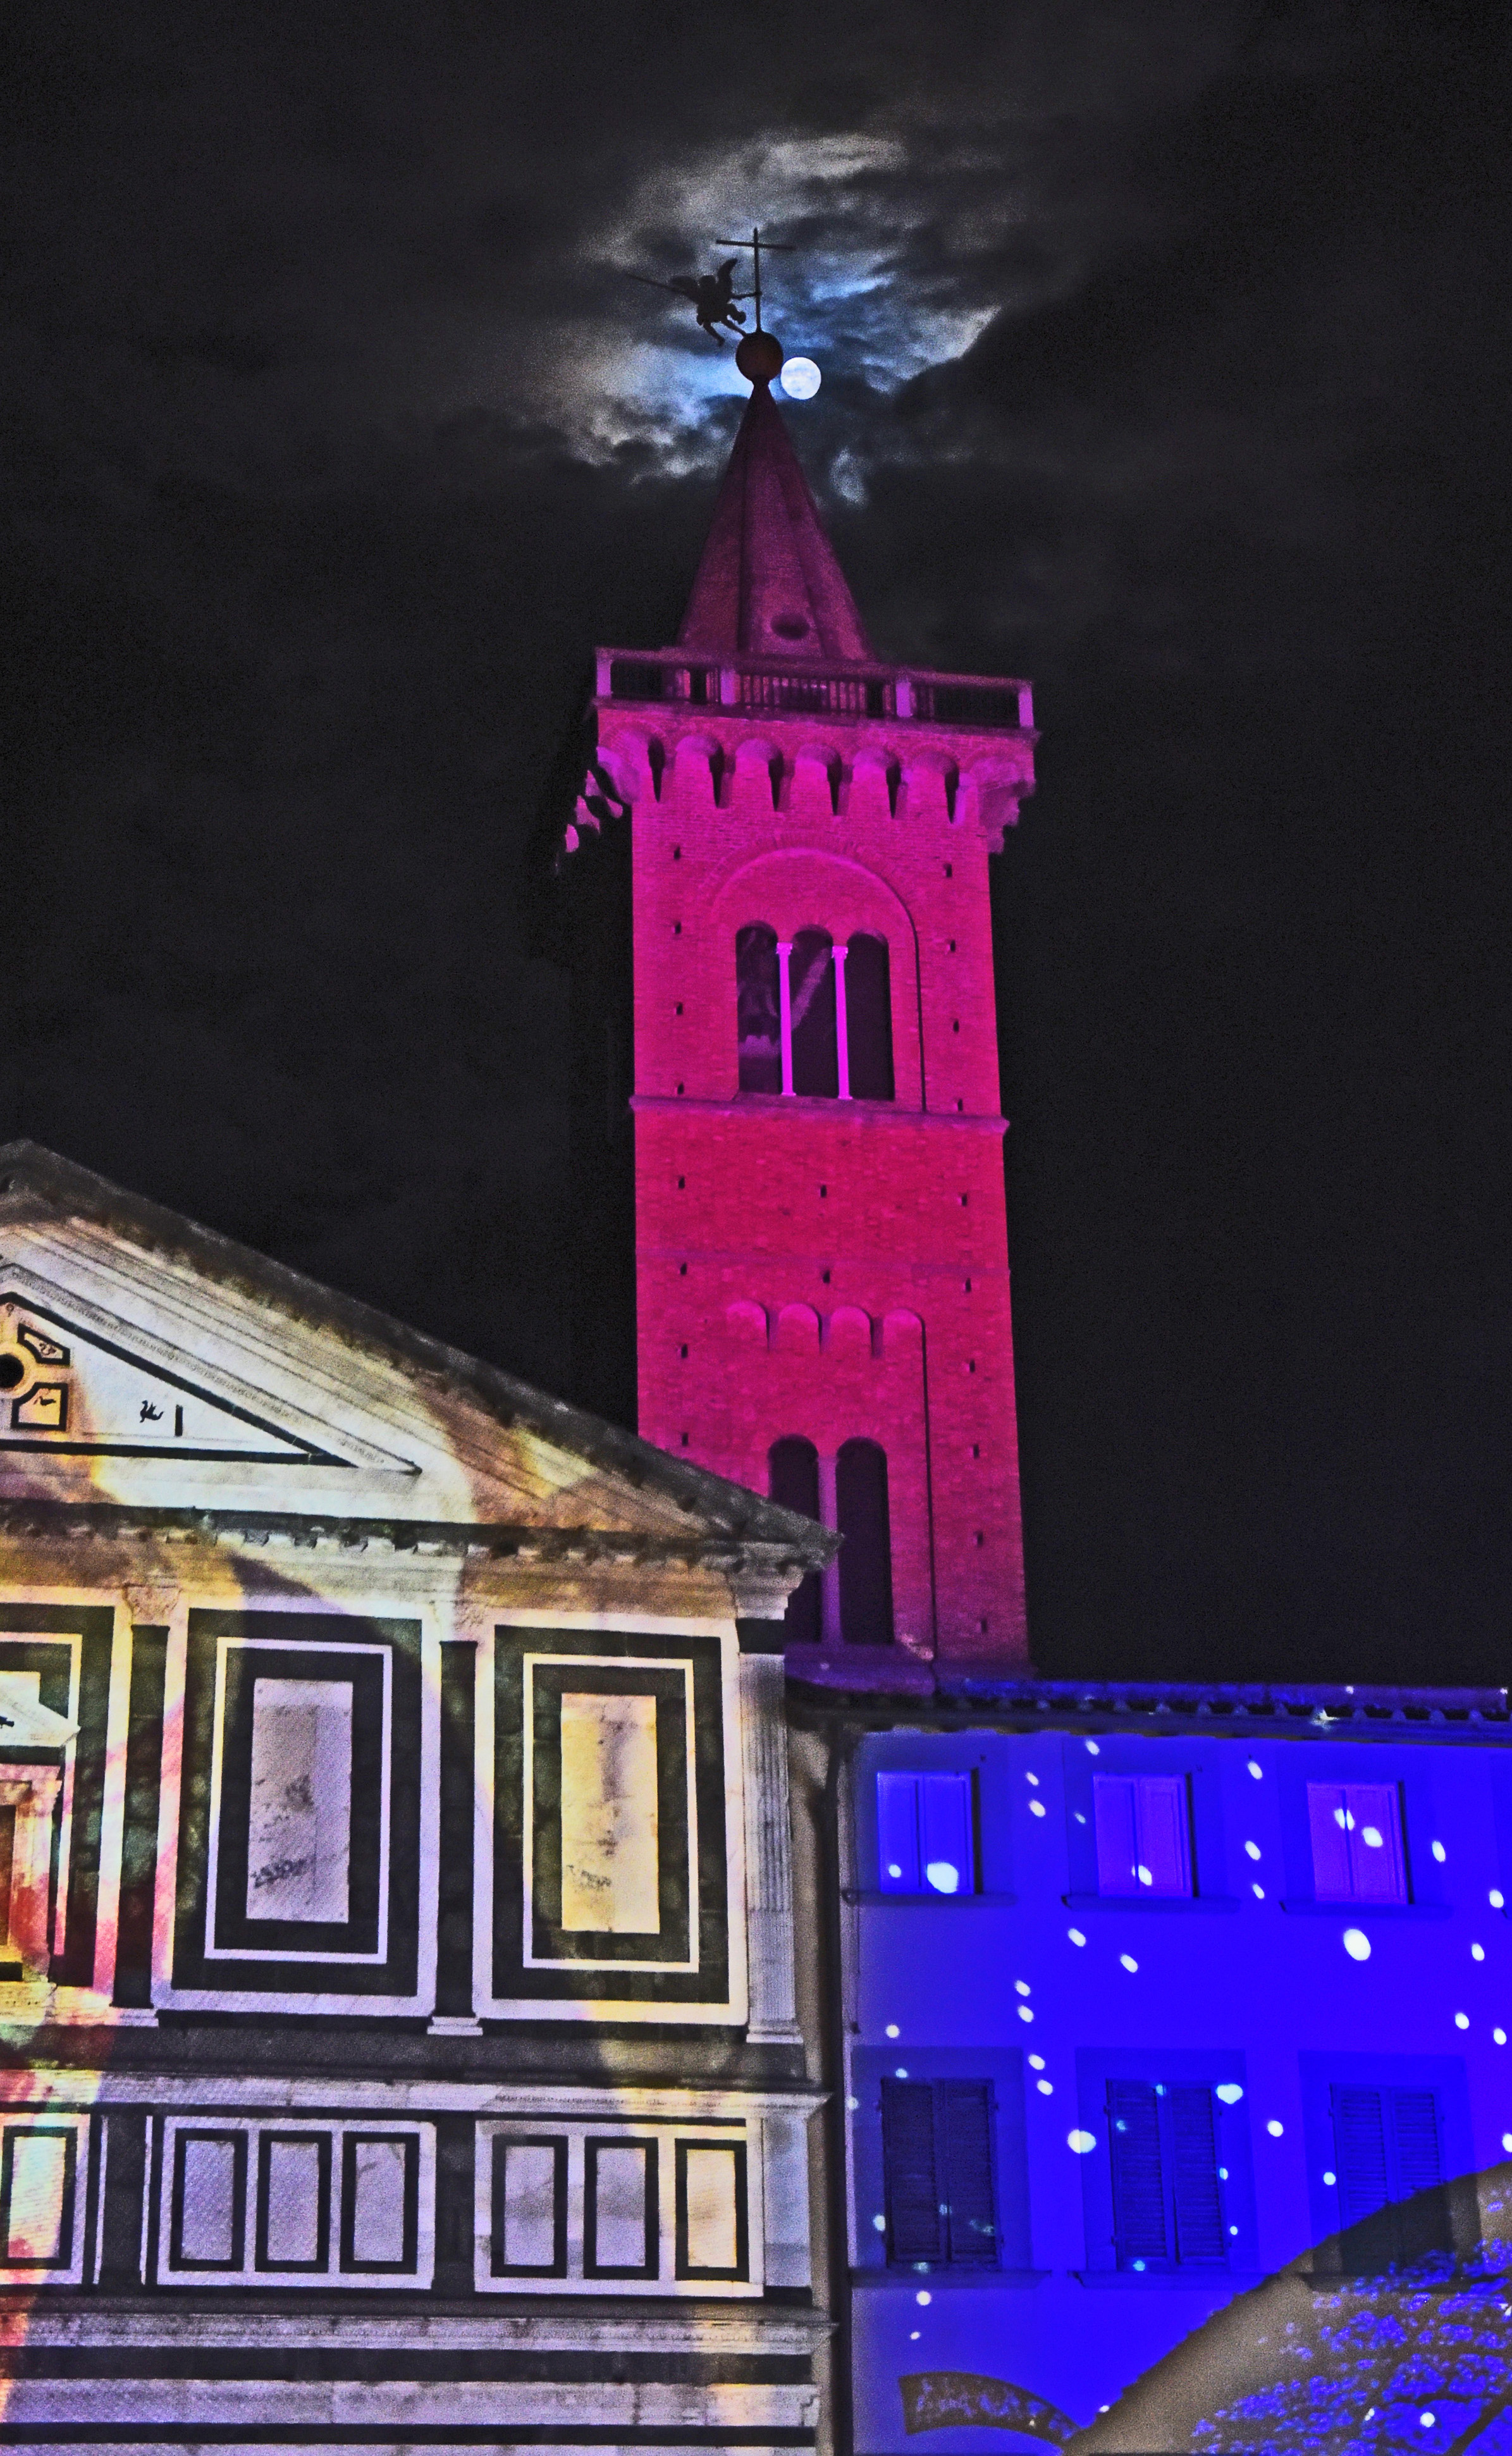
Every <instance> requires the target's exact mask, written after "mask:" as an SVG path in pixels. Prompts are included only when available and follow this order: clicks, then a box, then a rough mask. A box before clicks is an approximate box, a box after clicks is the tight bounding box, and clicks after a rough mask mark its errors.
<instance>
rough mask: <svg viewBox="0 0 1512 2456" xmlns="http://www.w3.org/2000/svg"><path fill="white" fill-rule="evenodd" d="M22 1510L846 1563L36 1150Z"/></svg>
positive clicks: (7, 1469) (694, 1480) (15, 1430)
mask: <svg viewBox="0 0 1512 2456" xmlns="http://www.w3.org/2000/svg"><path fill="white" fill-rule="evenodd" d="M8 1496H9V1497H10V1501H11V1502H15V1503H21V1504H24V1505H25V1506H26V1507H27V1508H28V1509H31V1508H34V1506H36V1505H37V1504H44V1505H45V1504H46V1503H47V1501H48V1500H49V1499H51V1500H54V1501H56V1502H57V1503H58V1504H60V1505H65V1506H68V1507H71V1508H76V1507H77V1506H78V1505H79V1504H85V1503H87V1504H91V1505H100V1506H104V1507H106V1508H108V1509H111V1510H117V1509H120V1508H127V1509H139V1508H146V1509H149V1510H151V1511H153V1513H155V1517H156V1519H157V1520H158V1521H160V1520H161V1519H162V1518H163V1516H164V1514H165V1513H166V1514H168V1515H172V1514H173V1513H175V1512H176V1513H185V1514H187V1515H189V1516H191V1517H194V1516H203V1515H205V1514H207V1513H208V1514H210V1515H211V1516H213V1517H215V1519H216V1520H217V1521H218V1522H219V1523H221V1524H226V1523H229V1522H230V1521H232V1520H234V1519H235V1521H236V1523H238V1524H240V1523H249V1524H250V1523H253V1522H254V1521H255V1520H256V1519H257V1515H258V1513H259V1512H261V1513H263V1515H264V1517H265V1518H269V1519H272V1518H276V1519H277V1520H279V1521H280V1522H281V1523H286V1522H291V1521H295V1520H298V1519H300V1518H308V1519H310V1520H312V1521H317V1522H318V1525H320V1527H322V1528H324V1529H331V1528H333V1527H335V1528H337V1529H338V1530H339V1529H340V1528H341V1527H345V1528H347V1529H348V1530H349V1531H350V1534H351V1537H352V1540H354V1541H356V1542H358V1543H360V1542H363V1541H365V1540H367V1535H366V1534H365V1533H364V1530H368V1532H369V1533H371V1532H372V1531H373V1530H374V1529H378V1531H379V1532H381V1533H383V1534H384V1536H385V1540H392V1541H401V1542H409V1543H425V1542H428V1541H429V1540H430V1538H429V1536H428V1535H427V1534H426V1532H425V1530H426V1529H427V1528H428V1527H429V1528H432V1529H436V1528H442V1529H444V1528H446V1527H456V1526H458V1525H479V1526H485V1527H490V1528H494V1529H496V1530H499V1529H506V1530H522V1531H528V1530H532V1529H540V1530H541V1531H542V1532H543V1533H545V1534H548V1535H549V1536H550V1537H551V1538H552V1539H553V1541H555V1542H557V1543H564V1542H570V1541H571V1540H573V1539H574V1538H575V1537H576V1535H577V1534H578V1532H579V1531H580V1530H581V1531H582V1533H584V1534H586V1535H591V1536H593V1537H595V1538H600V1537H602V1538H605V1539H612V1538H615V1537H617V1536H619V1535H621V1534H623V1535H624V1536H626V1537H628V1538H630V1539H632V1545H639V1544H640V1543H641V1542H643V1541H649V1542H650V1543H652V1544H653V1545H671V1546H674V1547H682V1546H684V1545H689V1544H690V1545H694V1546H697V1545H701V1544H709V1543H712V1544H715V1545H723V1546H728V1545H736V1546H748V1545H758V1546H762V1547H764V1548H765V1547H775V1548H776V1549H777V1550H778V1551H781V1552H784V1553H787V1554H791V1555H794V1556H796V1555H797V1554H799V1553H802V1554H804V1555H805V1556H806V1566H816V1565H817V1562H818V1561H819V1560H820V1559H822V1558H824V1557H827V1556H828V1552H829V1550H830V1549H831V1548H832V1545H833V1539H832V1538H828V1537H825V1536H823V1535H821V1533H820V1531H819V1529H818V1528H816V1527H813V1526H811V1525H808V1523H807V1521H805V1520H801V1519H797V1518H794V1517H792V1516H791V1515H790V1514H789V1513H788V1512H787V1511H786V1510H783V1509H778V1508H776V1507H775V1506H774V1505H773V1504H771V1503H770V1502H767V1501H765V1500H763V1499H761V1498H759V1497H758V1496H757V1495H756V1494H754V1493H751V1492H746V1491H745V1490H743V1489H742V1488H741V1487H740V1486H739V1485H737V1484H727V1483H725V1481H724V1480H723V1478H721V1477H718V1476H714V1475H709V1474H706V1473H705V1471H704V1470H703V1469H701V1468H698V1467H693V1466H689V1465H687V1464H685V1463H684V1462H683V1461H681V1460H675V1459H671V1458H668V1457H666V1456H665V1455H664V1453H663V1452H662V1451H659V1450H656V1449H653V1448H652V1447H651V1446H650V1445H649V1444H648V1443H644V1442H641V1441H637V1440H636V1439H635V1437H634V1436H633V1435H631V1434H628V1433H624V1432H622V1431H620V1430H619V1429H618V1428H617V1427H616V1426H613V1425H610V1424H606V1423H603V1422H601V1421H600V1420H599V1419H597V1418H595V1417H592V1416H588V1415H585V1414H584V1413H582V1411H581V1410H579V1409H577V1408H574V1407H571V1406H569V1405H567V1404H565V1403H564V1402H562V1401H560V1400H556V1399H552V1398H549V1397H547V1396H545V1395H544V1394H543V1393H541V1392H540V1391H537V1390H533V1389H531V1388H530V1387H529V1386H528V1385H527V1384H525V1383H523V1382H520V1381H515V1380H514V1379H513V1378H512V1377H511V1376H509V1375H507V1374H505V1373H501V1372H500V1371H499V1370H498V1369H497V1368H496V1367H493V1366H491V1365H488V1364H485V1363H482V1362H480V1361H479V1360H477V1359H476V1358H473V1357H469V1356H466V1355H463V1354H461V1353H460V1352H459V1351H458V1350H457V1349H455V1348H450V1347H447V1346H446V1345H444V1344H443V1343H442V1342H441V1341H438V1340H433V1339H429V1338H427V1337H425V1336H424V1335H423V1334H422V1333H420V1332H418V1331H415V1330H411V1329H409V1328H408V1327H406V1325H405V1324H403V1323H402V1322H398V1321H395V1320H391V1319H390V1318H389V1317H388V1316H386V1315H383V1314H380V1313H378V1312H376V1311H375V1310H374V1309H373V1308H371V1307H369V1306H366V1305H363V1304H360V1303H358V1302H356V1301H355V1300H352V1299H350V1298H347V1297H343V1296H341V1295H339V1294H338V1293H337V1291H335V1290H332V1289H329V1288H323V1287H321V1286H319V1285H318V1283H317V1282H316V1281H315V1280H312V1279H305V1278H303V1277H302V1276H301V1275H300V1274H299V1273H297V1272H295V1271H291V1270H288V1269H286V1268H285V1267H284V1266H283V1265H281V1264H279V1263H276V1262H272V1261H269V1260H268V1259H266V1258H265V1257H264V1256H261V1255H258V1254H255V1253H252V1252H250V1251H249V1250H248V1249H247V1248H246V1247H244V1246H238V1245H235V1244H233V1243H232V1242H231V1241H230V1240H229V1239H228V1238H223V1237H220V1236H218V1235H216V1234H215V1231H214V1230H211V1229H206V1228H202V1227H199V1226H197V1225H196V1224H195V1223H194V1221H192V1220H189V1219H185V1218H181V1217H180V1216H179V1215H177V1214H176V1213H174V1212H170V1211H165V1210H161V1209H159V1208H158V1207H157V1206H156V1205H154V1204H152V1203H149V1202H144V1201H142V1200H140V1199H139V1198H138V1197H134V1196H132V1195H129V1194H125V1193H122V1192H121V1191H120V1190H119V1189H118V1188H117V1187H114V1186H112V1185H110V1184H108V1183H107V1182H106V1181H105V1180H104V1179H102V1178H99V1177H93V1176H92V1175H91V1174H90V1173H89V1172H88V1171H87V1170H84V1169H80V1168H76V1167H74V1166H73V1165H72V1163H71V1162H69V1161H66V1160H60V1159H58V1158H56V1157H55V1156H54V1155H52V1154H51V1153H50V1152H45V1151H40V1150H38V1149H37V1148H36V1146H34V1145H31V1144H10V1145H9V1146H6V1147H3V1148H0V1504H5V1503H6V1501H7V1497H8ZM403 1528H408V1529H409V1530H411V1532H410V1533H409V1534H407V1535H405V1534H402V1533H401V1532H398V1531H397V1530H401V1529H403ZM342 1540H345V1539H344V1538H342ZM816 1547H817V1548H816ZM808 1553H813V1555H814V1560H813V1562H812V1563H807V1554H808Z"/></svg>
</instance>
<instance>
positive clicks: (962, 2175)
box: [934, 2080, 997, 2267]
mask: <svg viewBox="0 0 1512 2456" xmlns="http://www.w3.org/2000/svg"><path fill="white" fill-rule="evenodd" d="M934 2135H935V2142H936V2146H937V2152H938V2160H939V2169H940V2180H941V2185H942V2189H941V2193H940V2197H941V2199H942V2200H944V2202H945V2205H946V2209H947V2212H948V2215H947V2219H946V2229H947V2241H948V2243H949V2250H950V2262H951V2264H952V2265H964V2266H978V2267H986V2266H991V2265H995V2264H996V2261H997V2221H996V2213H995V2209H994V2205H993V2196H992V2089H991V2082H990V2081H985V2080H942V2081H936V2083H935V2085H934Z"/></svg>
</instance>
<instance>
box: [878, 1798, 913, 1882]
mask: <svg viewBox="0 0 1512 2456" xmlns="http://www.w3.org/2000/svg"><path fill="white" fill-rule="evenodd" d="M877 1871H878V1882H879V1884H880V1886H881V1890H882V1891H883V1893H917V1892H918V1891H919V1889H920V1873H919V1777H918V1775H917V1774H916V1773H879V1774H878V1776H877Z"/></svg>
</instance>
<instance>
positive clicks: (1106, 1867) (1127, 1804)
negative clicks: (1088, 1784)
mask: <svg viewBox="0 0 1512 2456" xmlns="http://www.w3.org/2000/svg"><path fill="white" fill-rule="evenodd" d="M1092 1813H1093V1825H1094V1827H1095V1828H1096V1833H1097V1891H1098V1892H1099V1893H1137V1892H1138V1890H1139V1878H1138V1876H1137V1874H1136V1873H1135V1866H1136V1854H1137V1840H1138V1837H1137V1832H1136V1829H1135V1819H1134V1783H1133V1780H1132V1779H1131V1778H1130V1777H1129V1776H1128V1775H1126V1774H1119V1773H1094V1774H1093V1778H1092Z"/></svg>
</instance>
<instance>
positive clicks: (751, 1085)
mask: <svg viewBox="0 0 1512 2456" xmlns="http://www.w3.org/2000/svg"><path fill="white" fill-rule="evenodd" d="M735 1017H736V1023H735V1028H736V1031H737V1033H738V1034H739V1045H740V1088H741V1090H742V1091H743V1092H780V1091H781V1090H782V1088H783V1047H782V1015H781V1008H780V1002H779V975H778V970H777V932H776V931H775V930H768V929H767V927H766V922H765V921H753V922H751V924H750V925H749V927H748V928H746V929H745V930H738V931H736V933H735Z"/></svg>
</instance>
